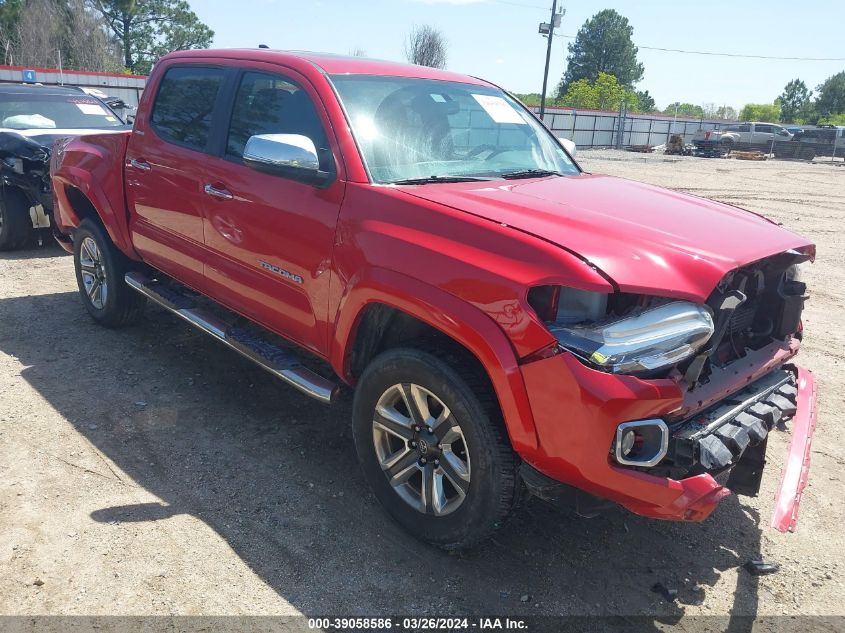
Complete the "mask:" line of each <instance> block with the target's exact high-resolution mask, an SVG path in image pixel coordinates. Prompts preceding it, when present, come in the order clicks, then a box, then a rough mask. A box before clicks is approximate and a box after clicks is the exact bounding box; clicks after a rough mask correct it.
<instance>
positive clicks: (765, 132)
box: [751, 123, 774, 152]
mask: <svg viewBox="0 0 845 633" xmlns="http://www.w3.org/2000/svg"><path fill="white" fill-rule="evenodd" d="M773 132H774V128H773V127H772V126H771V125H767V124H764V123H755V124H754V132H753V134H752V136H751V143H752V145H754V147H755V149H759V150H762V151H764V152H768V151H769V149H770V148H771V146H772V138H773V134H772V133H773Z"/></svg>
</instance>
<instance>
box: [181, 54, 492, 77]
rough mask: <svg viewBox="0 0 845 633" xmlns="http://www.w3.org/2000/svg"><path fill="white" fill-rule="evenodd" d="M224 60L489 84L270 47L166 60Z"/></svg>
mask: <svg viewBox="0 0 845 633" xmlns="http://www.w3.org/2000/svg"><path fill="white" fill-rule="evenodd" d="M211 57H213V58H217V59H219V58H224V59H231V60H233V61H235V60H251V61H263V62H269V63H277V64H295V63H296V61H299V62H300V63H302V62H305V63H308V64H310V65H312V66H314V67H316V68H317V69H318V70H320V71H321V72H323V73H325V74H327V75H385V76H390V77H414V78H418V79H437V80H440V81H458V82H461V83H467V84H476V85H481V86H489V85H492V84H490V83H489V82H486V81H484V80H483V79H478V78H477V77H472V76H470V75H462V74H460V73H454V72H451V71H448V70H440V69H438V68H429V67H428V66H417V65H415V64H403V63H400V62H391V61H386V60H381V59H370V58H368V57H353V56H350V55H335V54H332V53H315V52H310V51H282V50H274V49H269V48H217V49H202V50H188V51H177V52H173V53H170V54H169V55H167V56H166V59H168V60H173V59H197V58H200V59H202V58H211Z"/></svg>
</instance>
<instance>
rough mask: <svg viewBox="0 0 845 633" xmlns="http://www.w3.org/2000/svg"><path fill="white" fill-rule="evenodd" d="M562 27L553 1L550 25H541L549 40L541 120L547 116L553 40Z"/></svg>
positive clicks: (541, 32)
mask: <svg viewBox="0 0 845 633" xmlns="http://www.w3.org/2000/svg"><path fill="white" fill-rule="evenodd" d="M556 26H560V16H559V15H558V13H557V0H552V19H551V20H550V21H549V23H548V24H546V23H545V22H542V23H541V24H540V34H541V35H546V34H547V33H548V35H546V37H548V38H549V42H548V45H547V46H546V69H545V70H544V71H543V94H541V95H540V118H541V119H542V118H543V117H544V116H545V114H546V87H547V85H548V82H549V61H550V60H551V58H552V39H553V38H554V35H555V27H556Z"/></svg>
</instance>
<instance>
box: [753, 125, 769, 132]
mask: <svg viewBox="0 0 845 633" xmlns="http://www.w3.org/2000/svg"><path fill="white" fill-rule="evenodd" d="M754 131H755V132H760V133H761V134H771V133H772V126H771V125H755V126H754Z"/></svg>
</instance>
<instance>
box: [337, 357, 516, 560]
mask: <svg viewBox="0 0 845 633" xmlns="http://www.w3.org/2000/svg"><path fill="white" fill-rule="evenodd" d="M353 435H354V438H355V446H356V449H357V452H358V458H359V461H360V462H361V467H362V469H363V471H364V475H365V477H366V478H367V480H368V482H369V484H370V486H372V488H373V491H374V493H375V495H376V497H377V498H378V499H379V501H380V502H381V503H382V505H383V506H384V507H385V509H386V510H387V512H388V513H389V514H390V515H391V516H392V517H393V518H394V519H395V520H396V521H397V522H398V523H399V524H400V525H402V526H403V527H404V528H405V529H406V530H408V531H409V532H411V533H412V534H413V535H414V536H415V537H417V538H418V539H420V540H423V541H426V542H428V543H431V544H434V545H437V546H439V547H443V548H446V549H460V548H466V547H471V546H473V545H475V544H477V543H478V542H480V541H482V540H484V539H485V538H487V537H488V536H489V535H490V534H491V533H492V532H493V530H495V529H496V528H497V527H498V526H499V525H500V524H501V523H502V522H503V521H504V519H505V518H506V517H507V515H508V514H509V513H510V512H511V510H512V509H513V507H514V506H515V504H516V501H517V497H518V493H519V485H518V481H517V477H516V467H517V458H516V456H515V455H514V453H513V450H512V448H511V446H510V443H509V441H508V439H507V435H506V433H505V430H504V426H503V423H502V421H501V415H500V414H499V413H498V405H497V404H496V403H495V398H494V397H493V395H492V393H490V388H489V386H488V385H487V384H486V381H485V380H483V378H482V377H481V376H479V375H478V373H477V372H474V371H472V370H471V369H469V370H468V369H466V368H462V367H461V366H460V365H458V369H456V366H455V364H454V363H452V362H449V363H447V362H444V361H443V360H441V359H440V358H439V357H437V356H433V355H431V354H428V353H425V352H422V351H419V350H417V349H410V348H400V349H392V350H388V351H387V352H384V353H382V354H380V355H379V356H378V357H376V358H375V359H374V360H373V361H372V362H371V363H370V365H369V366H368V367H367V369H366V371H365V372H364V374H363V375H362V376H361V379H360V381H359V383H358V386H357V389H356V392H355V401H354V405H353Z"/></svg>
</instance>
